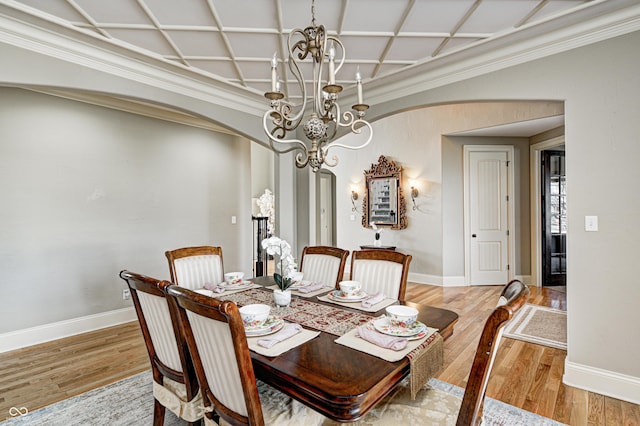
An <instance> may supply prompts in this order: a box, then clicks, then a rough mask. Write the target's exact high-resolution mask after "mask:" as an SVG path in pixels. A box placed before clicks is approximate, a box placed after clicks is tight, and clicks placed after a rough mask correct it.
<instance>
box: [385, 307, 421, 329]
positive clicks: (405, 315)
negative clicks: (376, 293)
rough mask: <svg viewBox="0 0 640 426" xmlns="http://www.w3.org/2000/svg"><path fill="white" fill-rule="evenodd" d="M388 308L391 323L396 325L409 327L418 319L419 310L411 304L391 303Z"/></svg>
mask: <svg viewBox="0 0 640 426" xmlns="http://www.w3.org/2000/svg"><path fill="white" fill-rule="evenodd" d="M386 310H387V317H389V323H390V324H391V325H392V326H395V327H403V328H409V327H411V326H412V325H413V323H414V322H416V320H417V319H418V310H417V309H414V308H412V307H410V306H404V305H391V306H388V307H387V309H386Z"/></svg>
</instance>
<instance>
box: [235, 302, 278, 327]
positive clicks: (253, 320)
mask: <svg viewBox="0 0 640 426" xmlns="http://www.w3.org/2000/svg"><path fill="white" fill-rule="evenodd" d="M269 312H271V307H270V306H269V305H263V304H261V303H255V304H252V305H245V306H243V307H242V308H240V316H241V317H242V322H243V323H244V326H245V328H260V327H262V326H263V325H264V323H265V321H267V318H269Z"/></svg>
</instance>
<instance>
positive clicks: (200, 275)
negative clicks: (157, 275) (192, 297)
mask: <svg viewBox="0 0 640 426" xmlns="http://www.w3.org/2000/svg"><path fill="white" fill-rule="evenodd" d="M165 255H166V256H167V261H168V262H169V272H170V274H171V282H172V283H174V284H177V285H179V286H182V287H187V288H190V289H192V290H193V289H198V288H202V287H204V285H205V284H220V283H221V282H223V281H224V267H223V264H222V247H211V246H201V247H184V248H179V249H176V250H170V251H167V252H165Z"/></svg>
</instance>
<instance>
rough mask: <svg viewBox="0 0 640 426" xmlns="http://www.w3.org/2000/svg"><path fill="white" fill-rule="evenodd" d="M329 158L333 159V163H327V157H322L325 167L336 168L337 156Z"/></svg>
mask: <svg viewBox="0 0 640 426" xmlns="http://www.w3.org/2000/svg"><path fill="white" fill-rule="evenodd" d="M331 158H332V159H333V163H331V162H329V161H328V160H327V157H326V156H325V157H324V164H326V165H327V167H335V166H337V165H338V163H339V161H338V156H337V155H334V156H333V157H331Z"/></svg>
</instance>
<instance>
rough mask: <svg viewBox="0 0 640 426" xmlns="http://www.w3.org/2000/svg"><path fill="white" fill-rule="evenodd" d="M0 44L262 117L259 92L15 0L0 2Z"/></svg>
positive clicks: (261, 101) (262, 105)
mask: <svg viewBox="0 0 640 426" xmlns="http://www.w3.org/2000/svg"><path fill="white" fill-rule="evenodd" d="M0 42H4V43H7V44H9V45H12V46H16V47H19V48H22V49H26V50H29V51H32V52H35V53H39V54H42V55H45V56H49V57H53V58H56V59H59V60H62V61H65V62H68V63H71V64H74V65H78V66H82V67H87V68H90V69H94V70H97V71H101V72H104V73H107V74H110V75H114V76H118V77H122V78H124V79H127V80H130V81H134V82H137V83H140V84H143V85H147V86H150V87H154V88H158V89H160V90H165V91H167V92H170V93H176V94H180V95H182V96H186V97H188V98H193V99H196V100H199V101H202V102H206V103H210V104H214V105H219V106H222V107H225V108H229V109H232V110H237V111H240V112H243V113H245V114H250V115H255V116H261V115H262V114H263V113H264V109H265V106H264V99H263V97H262V94H261V93H260V94H259V93H254V92H253V91H252V90H250V89H247V88H245V87H241V86H238V85H234V84H231V83H228V82H226V81H225V80H223V79H221V78H218V77H216V76H214V75H209V74H205V73H203V72H198V71H196V70H194V69H191V68H188V67H186V66H184V65H182V64H180V63H177V62H171V61H168V60H166V59H164V58H162V57H160V56H159V55H154V54H152V53H150V52H148V51H142V50H141V49H137V48H135V47H134V46H131V45H128V44H125V43H119V42H117V41H112V40H109V41H108V40H105V39H103V38H101V37H100V36H98V35H96V34H94V33H93V32H91V31H88V30H84V29H81V28H77V27H72V26H70V25H68V24H66V23H65V22H63V21H62V20H60V19H54V18H52V17H49V16H47V17H46V18H45V17H44V16H38V14H36V13H34V12H33V10H32V9H29V10H28V11H27V10H26V9H25V7H24V6H23V5H21V4H19V3H16V2H11V3H10V4H0ZM150 101H153V100H150Z"/></svg>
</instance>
